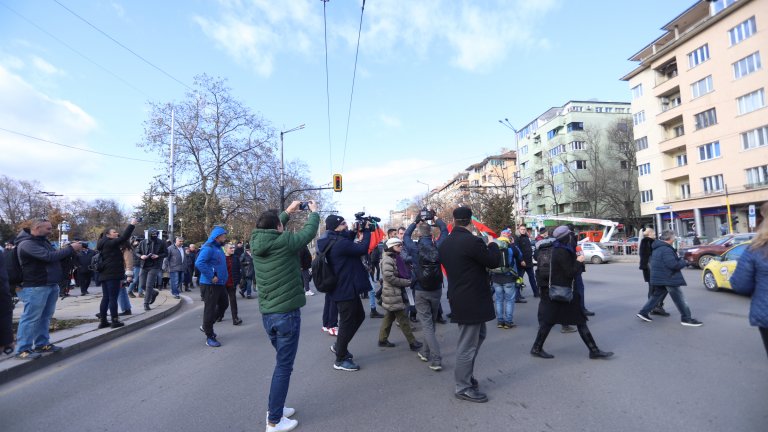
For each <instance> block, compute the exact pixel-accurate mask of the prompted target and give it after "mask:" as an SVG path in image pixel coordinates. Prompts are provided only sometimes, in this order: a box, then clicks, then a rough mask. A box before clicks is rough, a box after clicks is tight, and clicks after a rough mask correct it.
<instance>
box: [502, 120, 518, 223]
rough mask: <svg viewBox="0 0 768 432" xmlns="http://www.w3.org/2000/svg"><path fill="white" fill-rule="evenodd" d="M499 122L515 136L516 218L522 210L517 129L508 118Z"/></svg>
mask: <svg viewBox="0 0 768 432" xmlns="http://www.w3.org/2000/svg"><path fill="white" fill-rule="evenodd" d="M499 123H501V125H502V126H504V127H506V128H507V129H509V130H511V131H512V133H513V134H514V136H515V198H516V200H517V215H518V218H519V217H520V213H521V212H522V210H523V196H522V193H521V190H520V180H521V177H520V164H519V162H520V151H519V150H520V149H519V147H520V143H519V142H518V136H517V135H518V131H517V129H515V127H514V126H512V123H510V121H509V119H508V118H504V120H499Z"/></svg>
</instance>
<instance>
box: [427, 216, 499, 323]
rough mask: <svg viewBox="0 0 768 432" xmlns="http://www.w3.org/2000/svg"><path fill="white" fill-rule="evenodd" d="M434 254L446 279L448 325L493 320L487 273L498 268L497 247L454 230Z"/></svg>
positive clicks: (459, 228)
mask: <svg viewBox="0 0 768 432" xmlns="http://www.w3.org/2000/svg"><path fill="white" fill-rule="evenodd" d="M437 250H438V252H439V254H440V262H441V263H442V264H443V267H445V272H446V273H447V275H448V302H449V303H450V305H451V322H455V323H458V324H480V323H484V322H486V321H491V320H493V319H495V318H496V312H495V310H494V306H493V295H492V294H491V288H490V285H489V283H488V269H489V268H496V267H498V266H499V263H500V261H501V252H499V248H498V246H496V244H495V243H492V244H490V245H486V243H485V242H484V241H483V240H482V239H481V238H480V237H476V236H474V235H472V233H470V232H469V231H467V229H466V228H462V227H458V226H457V227H454V228H453V231H452V232H451V234H450V235H449V236H448V238H446V239H445V241H444V242H443V243H442V244H441V245H440V246H439V247H438V248H437Z"/></svg>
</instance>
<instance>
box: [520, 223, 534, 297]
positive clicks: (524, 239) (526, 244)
mask: <svg viewBox="0 0 768 432" xmlns="http://www.w3.org/2000/svg"><path fill="white" fill-rule="evenodd" d="M515 243H516V244H517V247H518V248H519V249H520V252H522V253H523V259H522V261H520V268H521V269H522V270H523V271H524V272H525V274H527V275H528V283H529V284H531V291H533V296H534V297H538V296H539V286H538V285H536V274H535V273H534V272H533V246H532V245H531V238H530V237H528V229H527V228H525V225H520V226H518V227H517V237H516V238H515Z"/></svg>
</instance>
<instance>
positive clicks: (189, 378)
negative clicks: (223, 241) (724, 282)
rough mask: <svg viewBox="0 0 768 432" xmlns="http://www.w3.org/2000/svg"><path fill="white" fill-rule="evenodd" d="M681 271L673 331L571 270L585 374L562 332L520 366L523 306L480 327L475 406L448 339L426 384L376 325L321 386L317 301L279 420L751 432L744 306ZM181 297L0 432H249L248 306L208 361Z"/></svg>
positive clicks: (21, 397)
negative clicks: (682, 298) (580, 288)
mask: <svg viewBox="0 0 768 432" xmlns="http://www.w3.org/2000/svg"><path fill="white" fill-rule="evenodd" d="M684 272H685V277H686V279H687V281H688V283H689V284H690V286H689V287H687V288H686V289H685V294H686V296H687V298H688V301H689V304H690V305H691V308H692V310H693V315H694V317H695V318H697V319H699V320H701V321H703V322H704V326H703V327H699V328H690V327H683V326H681V325H680V321H679V315H678V314H676V313H673V315H672V316H671V317H668V318H656V319H655V320H654V322H653V323H645V322H642V321H640V320H639V319H637V318H636V317H635V316H634V314H635V313H636V312H637V311H638V310H639V308H640V307H641V306H642V304H643V302H644V300H645V295H646V289H645V286H644V283H643V282H642V276H641V273H640V271H639V270H637V268H636V264H619V263H613V264H606V265H591V266H588V267H587V273H586V274H585V280H586V284H587V295H586V297H587V304H588V307H589V308H590V309H592V310H594V311H595V312H596V313H597V316H595V317H593V318H592V319H591V320H590V323H589V325H590V328H591V329H592V332H593V334H594V335H595V339H596V340H597V343H598V345H599V346H600V347H601V348H602V349H603V350H610V351H614V352H615V353H616V355H615V356H614V358H612V359H610V360H590V359H589V358H588V356H587V353H588V351H587V349H586V347H585V346H584V344H583V343H582V341H581V340H580V338H579V336H578V334H577V333H572V334H561V333H560V332H559V331H553V333H552V334H551V335H550V337H549V339H548V340H547V344H546V345H545V349H546V350H547V351H548V352H550V353H551V354H554V355H555V358H554V359H552V360H544V359H538V358H533V357H531V356H530V355H529V354H528V351H529V349H530V347H531V344H532V342H533V339H534V337H535V333H536V307H537V305H536V302H535V301H531V302H529V303H527V304H518V305H517V308H516V311H515V322H516V323H517V324H518V325H519V326H518V327H517V328H515V329H511V330H500V329H497V328H496V327H495V325H493V324H494V323H489V324H491V325H490V326H489V329H488V330H489V337H488V339H487V340H486V343H485V344H484V345H483V347H482V349H481V352H480V355H479V357H478V360H477V365H476V370H475V375H476V376H477V378H478V379H479V380H480V386H481V389H482V390H483V391H485V392H487V393H488V395H489V397H490V402H489V403H486V404H474V403H469V402H464V401H459V400H457V399H455V398H454V397H453V366H454V356H455V344H456V332H457V331H456V326H455V325H452V324H448V325H439V326H438V337H439V339H440V341H441V342H442V348H443V355H444V367H445V368H444V370H443V371H442V372H432V371H430V370H429V369H428V368H427V364H426V363H423V362H421V361H419V360H418V358H417V357H416V355H415V354H414V353H412V352H410V351H409V350H408V347H407V344H406V343H405V340H404V337H403V335H402V333H400V331H399V330H398V329H397V328H396V327H393V331H392V336H391V338H390V340H391V341H392V342H394V343H396V344H397V345H398V346H397V347H396V348H390V349H384V348H379V347H377V346H376V340H377V333H378V326H379V325H380V323H381V321H380V320H378V319H366V321H365V323H364V324H363V326H362V328H361V330H360V332H359V333H358V335H357V336H356V338H355V339H354V340H353V341H352V344H351V346H350V350H351V351H352V352H353V353H354V355H355V359H356V360H357V361H358V363H359V364H360V365H361V367H362V370H361V371H359V372H342V371H336V370H333V369H332V368H331V364H332V361H333V356H332V354H331V353H330V352H329V350H328V347H329V345H330V344H331V343H332V342H333V340H334V338H333V337H330V336H328V335H327V334H325V333H323V332H322V331H321V329H320V326H321V319H320V317H321V312H322V305H323V297H322V295H317V296H314V297H310V298H308V299H307V300H308V304H307V306H306V307H305V308H304V309H303V310H302V313H303V316H302V319H303V322H302V336H301V342H300V347H299V353H298V358H297V361H296V365H295V369H294V375H293V379H292V383H291V389H290V392H289V394H288V405H289V406H292V407H295V408H296V410H297V413H296V417H295V418H297V419H298V420H299V428H298V430H304V431H361V430H371V431H377V432H384V431H433V430H440V431H451V430H456V431H475V430H494V431H496V430H498V431H510V430H514V431H643V432H647V431H676V432H685V431H740V432H750V431H755V432H757V431H765V430H767V428H768V426H766V425H768V402H767V401H768V362H767V361H766V360H767V359H766V355H765V352H764V350H763V347H762V344H761V341H760V337H759V334H758V332H757V330H756V329H754V328H752V327H749V325H748V320H747V314H748V310H749V299H748V298H744V297H741V296H737V295H733V294H731V293H726V292H718V293H713V292H708V291H706V290H705V289H704V288H703V286H702V285H701V282H700V278H699V274H700V272H699V271H694V270H685V271H684ZM191 294H193V295H192V296H191V299H192V300H194V303H192V304H186V305H184V307H183V308H182V309H181V310H180V311H179V312H177V313H176V314H175V315H173V316H171V317H170V318H169V319H167V320H165V321H162V322H160V323H158V324H156V325H154V326H152V327H148V328H146V329H143V330H140V331H137V332H135V333H132V334H130V335H127V336H125V337H123V338H120V339H118V340H115V341H113V342H110V343H108V344H106V345H104V346H102V347H99V348H96V349H93V350H91V351H87V352H85V353H83V354H82V355H79V356H75V357H73V358H70V359H67V360H65V361H62V362H60V363H57V364H56V365H55V366H53V367H51V368H49V369H47V370H42V371H40V372H37V373H36V374H33V375H30V376H26V377H23V378H21V379H18V380H16V381H13V382H11V383H8V384H6V385H4V386H2V387H0V429H2V430H3V431H9V432H10V431H13V432H22V431H40V430H55V431H58V432H66V431H78V432H82V431H162V432H172V431H254V430H255V431H259V430H263V428H264V419H265V412H266V409H267V394H268V390H269V382H270V377H271V373H272V368H273V365H274V351H273V349H272V347H271V345H270V344H269V342H268V340H267V338H266V336H265V334H264V330H263V328H262V325H261V317H260V314H259V312H258V304H257V301H256V300H251V301H245V300H239V302H238V303H239V305H240V309H241V317H242V318H243V320H244V321H245V323H244V325H242V326H240V327H235V326H232V324H231V321H225V322H224V323H221V324H218V325H217V327H216V331H217V333H218V334H219V339H220V341H221V342H222V343H223V347H221V348H218V349H213V348H209V347H206V346H205V345H204V337H203V335H202V333H200V331H199V330H198V326H199V325H200V323H201V320H202V306H201V303H200V302H199V297H198V295H197V292H193V293H191ZM528 294H530V291H528ZM529 300H534V299H533V298H532V297H529ZM669 303H670V304H669V305H668V307H667V308H668V310H670V311H674V306H673V305H672V303H671V301H670V302H669ZM366 305H367V300H366ZM418 335H419V333H417V337H418Z"/></svg>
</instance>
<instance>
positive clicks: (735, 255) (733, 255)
mask: <svg viewBox="0 0 768 432" xmlns="http://www.w3.org/2000/svg"><path fill="white" fill-rule="evenodd" d="M751 243H752V242H746V243H741V244H739V245H736V246H733V247H732V248H730V249H728V250H727V251H726V252H725V253H723V254H722V255H719V256H715V257H712V259H710V260H709V262H708V263H707V265H706V266H704V271H703V272H702V273H701V281H702V282H703V283H704V287H705V288H707V289H708V290H710V291H717V290H719V289H720V288H727V289H731V281H730V279H731V276H732V275H733V272H734V271H736V264H737V263H738V260H739V257H741V254H743V253H744V251H745V250H747V248H748V247H749V245H750V244H751Z"/></svg>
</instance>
